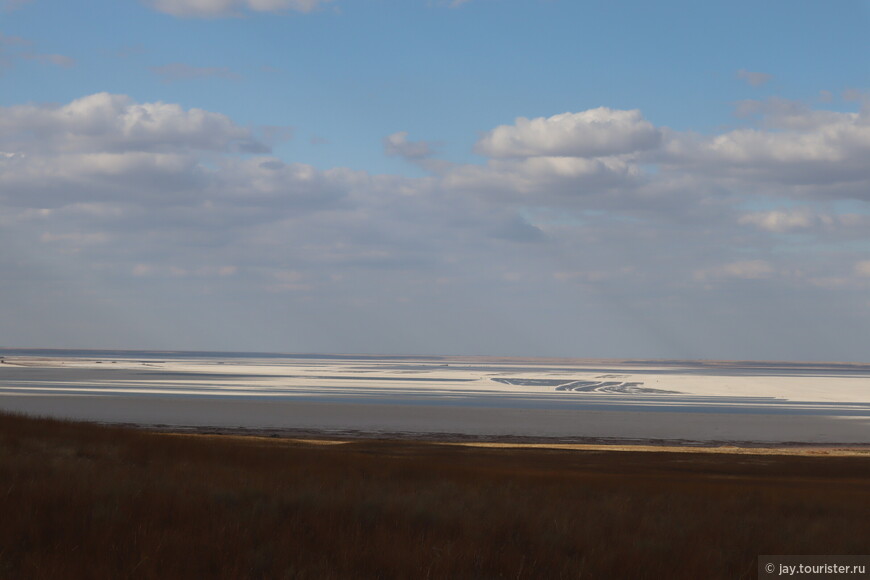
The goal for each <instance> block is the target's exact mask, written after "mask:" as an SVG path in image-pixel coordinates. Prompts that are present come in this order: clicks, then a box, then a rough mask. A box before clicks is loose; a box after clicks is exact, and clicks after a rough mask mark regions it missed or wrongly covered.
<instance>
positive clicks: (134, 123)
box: [0, 93, 266, 153]
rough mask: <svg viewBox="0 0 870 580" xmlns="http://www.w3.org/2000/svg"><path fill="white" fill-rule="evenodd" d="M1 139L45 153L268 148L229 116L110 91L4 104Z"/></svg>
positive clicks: (0, 127) (0, 112) (0, 117)
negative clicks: (52, 101)
mask: <svg viewBox="0 0 870 580" xmlns="http://www.w3.org/2000/svg"><path fill="white" fill-rule="evenodd" d="M3 143H10V144H15V145H17V146H18V147H20V148H22V149H24V150H27V149H34V150H38V151H40V152H43V153H44V152H46V151H69V152H75V153H83V152H86V151H89V152H118V151H179V150H207V151H231V150H236V149H243V150H255V151H256V150H259V151H265V150H266V147H265V146H264V145H263V144H261V143H259V142H258V141H257V139H256V138H255V137H254V135H253V134H252V132H251V130H250V129H247V128H245V127H240V126H238V125H236V124H235V123H233V122H232V121H231V120H230V119H229V117H227V116H225V115H221V114H219V113H211V112H208V111H204V110H202V109H195V108H194V109H186V110H185V109H183V108H182V107H181V106H179V105H176V104H169V103H162V102H154V103H136V102H135V101H133V99H131V98H130V97H128V96H126V95H113V94H109V93H97V94H93V95H89V96H86V97H82V98H80V99H76V100H74V101H72V102H71V103H68V104H66V105H60V106H57V105H34V104H28V105H17V106H12V107H2V108H0V144H3ZM20 150H21V149H19V151H20Z"/></svg>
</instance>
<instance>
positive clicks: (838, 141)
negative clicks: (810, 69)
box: [660, 106, 870, 198]
mask: <svg viewBox="0 0 870 580" xmlns="http://www.w3.org/2000/svg"><path fill="white" fill-rule="evenodd" d="M777 109H778V110H780V111H781V110H782V106H778V107H777ZM800 111H801V109H800V108H799V107H798V108H793V109H792V111H791V113H790V114H788V115H779V117H777V116H776V114H775V115H774V117H775V118H774V120H773V121H774V125H775V127H774V128H773V129H766V128H761V129H757V128H747V129H738V130H734V131H729V132H726V133H723V134H720V135H716V136H712V137H698V136H693V135H689V134H676V133H670V134H669V138H668V139H667V145H666V148H665V150H664V151H665V153H664V154H663V155H661V156H660V159H661V160H662V161H663V162H664V163H665V164H670V163H673V164H674V165H676V166H681V169H682V170H683V171H691V172H699V173H706V174H707V175H710V176H717V177H729V178H734V179H738V180H741V181H745V182H752V183H755V184H756V185H760V184H764V183H779V184H783V185H786V186H806V187H805V189H804V195H816V196H819V195H821V196H824V195H832V196H838V197H840V196H841V197H859V198H868V197H870V191H868V189H867V187H866V185H867V184H868V183H870V164H868V163H867V162H866V160H867V159H868V157H870V118H868V117H867V115H866V114H864V113H840V112H833V111H810V110H808V109H807V110H804V112H803V113H801V112H800ZM846 184H855V185H856V187H852V188H849V189H845V190H841V191H839V192H838V188H836V187H835V186H838V185H846ZM807 188H809V189H807ZM844 191H845V192H847V193H845V195H844V193H843V192H844Z"/></svg>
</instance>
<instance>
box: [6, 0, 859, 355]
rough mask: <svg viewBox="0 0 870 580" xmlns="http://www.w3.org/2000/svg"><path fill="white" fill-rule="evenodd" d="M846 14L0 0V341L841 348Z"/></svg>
mask: <svg viewBox="0 0 870 580" xmlns="http://www.w3.org/2000/svg"><path fill="white" fill-rule="evenodd" d="M868 55H870V2H868V1H866V0H860V1H859V0H841V1H838V2H836V3H829V2H818V1H812V2H808V1H802V0H769V1H765V2H757V1H753V2H748V1H744V0H732V1H729V2H724V1H719V0H715V1H712V2H689V1H661V2H655V3H653V2H648V1H628V0H625V1H617V2H604V1H587V2H575V1H568V0H87V1H85V2H69V1H68V0H0V300H2V302H0V304H2V309H0V346H3V347H41V348H111V349H167V350H225V351H261V352H294V353H305V352H319V353H374V354H447V355H450V354H455V355H503V356H552V357H582V358H601V357H607V358H667V359H742V360H795V361H806V360H829V361H856V362H870V348H868V345H870V203H868V202H870V59H868Z"/></svg>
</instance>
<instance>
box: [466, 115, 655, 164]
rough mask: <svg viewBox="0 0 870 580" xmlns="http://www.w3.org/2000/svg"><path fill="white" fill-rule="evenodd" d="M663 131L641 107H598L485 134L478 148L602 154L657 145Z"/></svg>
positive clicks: (497, 152) (498, 152) (499, 152)
mask: <svg viewBox="0 0 870 580" xmlns="http://www.w3.org/2000/svg"><path fill="white" fill-rule="evenodd" d="M660 141H661V132H660V130H658V129H657V128H656V127H654V126H653V124H652V123H650V122H649V121H647V120H645V119H644V118H643V116H642V115H641V113H640V111H638V110H631V111H622V110H617V109H609V108H607V107H599V108H597V109H589V110H587V111H582V112H579V113H562V114H560V115H554V116H552V117H547V118H544V117H538V118H535V119H527V118H525V117H518V118H517V119H516V121H515V122H514V124H513V125H501V126H499V127H496V128H495V129H493V130H492V131H489V132H488V133H486V134H485V135H484V136H483V137H481V139H480V140H479V141H478V142H477V145H476V147H475V149H476V150H477V152H478V153H480V154H482V155H486V156H488V157H554V156H560V157H587V158H588V157H603V156H611V155H620V154H625V153H633V152H636V151H641V150H645V149H651V148H654V147H656V146H657V145H658V144H659V143H660Z"/></svg>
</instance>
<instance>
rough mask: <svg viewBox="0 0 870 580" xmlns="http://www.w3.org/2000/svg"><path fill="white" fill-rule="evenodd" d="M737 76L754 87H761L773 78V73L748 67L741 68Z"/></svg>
mask: <svg viewBox="0 0 870 580" xmlns="http://www.w3.org/2000/svg"><path fill="white" fill-rule="evenodd" d="M737 77H738V78H740V79H742V80H744V81H746V82H747V83H749V84H750V85H752V86H753V87H760V86H761V85H763V84H766V83H767V82H769V81H770V79H772V78H773V75H770V74H767V73H763V72H752V71H748V70H746V69H740V70H739V71H737Z"/></svg>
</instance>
